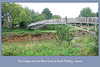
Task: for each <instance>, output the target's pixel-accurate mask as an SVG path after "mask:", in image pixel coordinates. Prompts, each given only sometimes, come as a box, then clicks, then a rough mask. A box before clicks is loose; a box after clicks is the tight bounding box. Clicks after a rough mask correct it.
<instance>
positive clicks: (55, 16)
mask: <svg viewBox="0 0 100 67" xmlns="http://www.w3.org/2000/svg"><path fill="white" fill-rule="evenodd" d="M60 18H61V17H60V16H59V15H53V16H52V17H51V19H60Z"/></svg>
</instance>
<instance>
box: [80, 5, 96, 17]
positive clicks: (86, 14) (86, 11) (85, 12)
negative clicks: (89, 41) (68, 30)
mask: <svg viewBox="0 0 100 67" xmlns="http://www.w3.org/2000/svg"><path fill="white" fill-rule="evenodd" d="M95 16H97V15H96V13H93V12H92V9H90V8H89V7H86V8H83V9H82V10H81V12H80V15H79V17H95Z"/></svg>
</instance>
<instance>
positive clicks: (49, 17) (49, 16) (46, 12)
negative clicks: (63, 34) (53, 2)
mask: <svg viewBox="0 0 100 67" xmlns="http://www.w3.org/2000/svg"><path fill="white" fill-rule="evenodd" d="M42 13H43V14H44V15H45V17H46V19H51V17H52V13H51V11H50V10H49V8H45V9H44V10H43V11H42Z"/></svg>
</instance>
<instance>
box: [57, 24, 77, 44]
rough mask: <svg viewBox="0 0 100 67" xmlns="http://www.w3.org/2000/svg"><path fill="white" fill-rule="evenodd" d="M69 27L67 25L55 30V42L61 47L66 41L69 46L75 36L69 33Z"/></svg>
mask: <svg viewBox="0 0 100 67" xmlns="http://www.w3.org/2000/svg"><path fill="white" fill-rule="evenodd" d="M70 29H71V27H70V26H68V25H60V26H59V27H56V30H57V32H56V33H57V36H55V39H56V41H57V42H58V44H59V45H63V43H64V41H67V44H68V45H71V44H72V43H71V40H72V39H73V37H74V36H75V33H74V32H72V33H71V32H70Z"/></svg>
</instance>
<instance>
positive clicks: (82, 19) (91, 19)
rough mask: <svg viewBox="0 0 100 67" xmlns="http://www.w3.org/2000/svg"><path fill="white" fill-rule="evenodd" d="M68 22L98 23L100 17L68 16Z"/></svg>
mask: <svg viewBox="0 0 100 67" xmlns="http://www.w3.org/2000/svg"><path fill="white" fill-rule="evenodd" d="M67 23H98V17H78V18H68V19H67Z"/></svg>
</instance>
